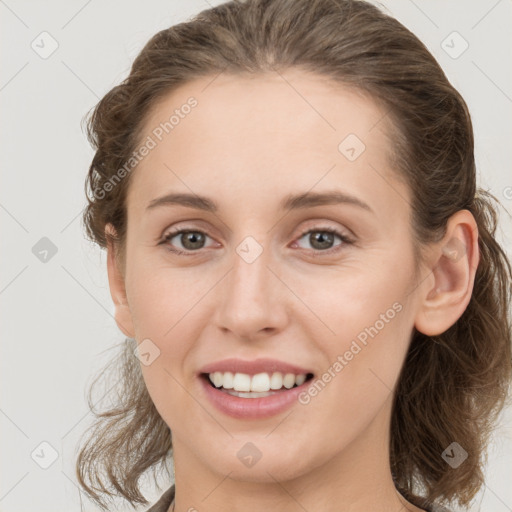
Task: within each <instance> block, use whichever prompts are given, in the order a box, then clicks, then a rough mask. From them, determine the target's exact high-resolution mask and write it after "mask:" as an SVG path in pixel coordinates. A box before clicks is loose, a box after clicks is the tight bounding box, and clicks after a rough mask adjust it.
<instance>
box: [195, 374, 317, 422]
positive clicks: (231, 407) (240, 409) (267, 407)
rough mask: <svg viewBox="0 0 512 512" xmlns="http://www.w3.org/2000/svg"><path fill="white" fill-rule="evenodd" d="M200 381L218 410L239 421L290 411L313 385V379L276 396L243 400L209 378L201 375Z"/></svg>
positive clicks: (279, 392)
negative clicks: (299, 397)
mask: <svg viewBox="0 0 512 512" xmlns="http://www.w3.org/2000/svg"><path fill="white" fill-rule="evenodd" d="M301 373H307V372H301ZM199 381H200V382H201V385H202V388H203V391H204V393H205V395H206V397H207V398H208V400H209V401H210V402H211V403H212V404H213V405H214V406H215V407H216V408H217V410H219V411H220V412H222V413H224V414H227V415H228V416H231V417H233V418H237V419H258V418H259V419H262V418H268V417H271V416H274V415H276V414H278V413H280V412H282V411H284V410H286V409H288V408H289V407H291V406H292V404H294V403H295V404H296V403H297V402H298V396H299V394H300V393H302V392H303V391H304V390H305V389H306V388H307V387H309V385H310V384H311V379H308V380H307V381H305V382H304V383H303V384H301V385H300V386H297V387H295V388H291V389H287V390H286V391H278V392H277V393H275V394H274V395H270V396H265V397H262V398H241V397H238V396H232V395H229V394H228V393H225V392H224V391H220V390H218V389H217V388H215V387H213V386H212V385H211V384H210V381H209V379H208V376H205V375H201V376H200V377H199Z"/></svg>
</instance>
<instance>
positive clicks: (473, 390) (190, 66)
mask: <svg viewBox="0 0 512 512" xmlns="http://www.w3.org/2000/svg"><path fill="white" fill-rule="evenodd" d="M287 68H300V69H303V70H305V71H310V72H313V73H316V74H317V75H320V76H324V77H325V78H326V79H329V80H334V81H335V82H337V83H340V84H344V85H346V86H349V87H353V88H356V89H357V90H359V91H362V92H364V93H367V94H369V95H370V97H372V98H373V99H375V101H377V102H379V103H380V104H381V105H383V106H384V108H385V111H386V112H387V118H389V121H388V120H385V121H386V122H389V129H390V130H393V137H394V144H393V157H394V163H395V168H396V172H397V176H400V177H402V179H404V180H405V182H406V183H407V184H408V185H409V187H410V190H411V193H412V212H413V219H412V227H413V228H414V237H415V247H416V250H417V255H418V261H421V256H422V254H423V253H422V251H421V249H422V248H424V247H425V246H426V244H428V243H429V242H432V241H438V240H440V239H441V238H442V236H443V235H444V234H445V230H446V225H447V220H448V219H449V217H450V216H451V215H452V214H454V213H455V212H457V211H458V210H461V209H467V210H469V211H470V212H471V213H472V214H473V216H474V218H475V220H476V223H477V226H478V232H479V241H478V244H479V249H480V262H479V265H478V268H477V272H476V276H475V283H474V289H473V293H472V297H471V300H470V302H469V305H468V306H467V308H466V310H465V311H464V313H463V314H462V316H461V317H460V318H459V319H458V321H457V322H456V323H455V324H454V325H452V326H451V327H450V328H449V329H448V330H447V331H445V332H444V333H442V334H441V335H439V336H435V337H429V336H425V335H423V334H422V333H420V332H418V331H416V330H414V332H413V336H412V340H411V344H410V348H409V352H408V354H407V357H406V360H405V364H404V366H403V368H402V371H401V374H400V377H399V381H398V384H397V389H396V395H395V401H394V406H393V412H392V422H391V441H390V465H391V470H392V474H393V478H394V481H395V484H396V487H397V489H398V490H399V491H400V492H401V493H402V494H403V495H404V496H405V497H406V498H407V499H408V500H409V501H411V502H412V503H415V504H417V505H418V506H421V504H422V503H426V502H428V503H433V502H434V501H436V500H437V501H440V502H451V501H452V500H457V501H458V503H459V504H462V505H467V504H469V502H470V500H471V499H472V498H473V497H474V496H475V495H476V493H477V491H478V490H479V489H480V488H481V486H482V484H483V473H482V468H483V465H484V463H485V460H486V447H487V443H488V438H489V434H490V433H491V431H492V427H493V424H494V423H495V421H496V420H497V417H498V413H499V412H500V411H501V409H502V408H503V406H504V405H505V404H506V397H507V394H508V391H509V385H510V382H511V377H512V358H511V324H510V317H509V311H510V293H511V283H512V269H511V265H510V262H509V261H508V259H507V257H506V255H505V253H504V251H503V249H502V248H501V247H500V245H499V243H498V242H497V241H496V239H495V232H496V228H497V222H498V211H497V207H496V206H495V205H494V204H493V202H499V201H498V200H497V199H496V198H495V197H494V196H493V195H492V194H490V193H489V192H487V191H484V190H482V189H480V188H479V189H478V190H477V186H476V172H475V161H474V154H473V146H474V141H473V128H472V123H471V118H470V114H469V112H468V108H467V106H466V103H465V101H464V100H463V98H462V97H461V95H460V94H459V93H458V92H457V91H456V90H455V89H454V87H453V86H452V85H451V84H450V83H449V81H448V79H447V78H446V76H445V74H444V73H443V71H442V69H441V68H440V66H439V65H438V63H437V62H436V60H435V59H434V57H433V56H432V55H431V54H430V53H429V51H428V50H427V48H426V47H425V46H424V45H423V43H421V42H420V41H419V40H418V38H417V37H416V36H415V35H414V34H412V33H411V32H410V31H409V30H408V29H407V28H405V27H404V26H403V25H402V24H400V23H399V22H398V21H397V20H396V19H394V18H392V17H390V16H388V15H386V14H384V13H383V12H381V11H380V10H379V9H378V8H377V7H375V6H373V5H372V4H369V3H367V2H364V1H358V0H247V1H245V2H241V1H230V2H227V3H224V4H221V5H219V6H217V7H214V8H211V9H207V10H205V11H203V12H201V13H199V14H198V15H197V16H195V17H194V18H192V19H191V20H189V21H187V22H184V23H180V24H178V25H175V26H172V27H170V28H168V29H165V30H162V31H160V32H158V33H157V34H156V35H154V36H153V37H152V38H151V39H150V40H149V42H148V43H147V44H146V45H145V47H144V48H143V49H142V51H141V52H140V54H139V55H138V57H137V58H136V59H135V61H134V63H133V66H132V68H131V71H130V74H129V76H128V77H127V78H126V79H125V80H124V81H123V82H122V83H121V84H120V85H117V86H116V87H114V88H113V89H112V90H111V91H109V92H108V93H107V94H106V95H105V97H104V98H102V99H101V101H100V102H99V103H98V105H97V106H96V107H95V109H94V111H93V112H92V115H91V116H90V118H89V121H88V136H89V140H90V142H91V144H92V145H93V146H94V148H95V150H96V153H95V155H94V158H93V160H92V163H91V165H90V168H89V173H88V177H87V182H86V194H87V198H88V205H87V207H86V209H85V212H84V219H83V220H84V223H85V228H86V231H87V235H88V237H89V238H90V239H91V240H93V241H95V242H97V243H98V244H99V245H100V246H101V247H106V245H107V239H106V238H105V233H104V229H105V225H106V223H112V224H113V226H114V227H115V229H116V231H117V236H113V237H112V238H111V239H110V241H111V242H112V243H114V244H117V246H118V247H119V249H120V251H117V252H119V254H120V255H121V256H122V255H123V254H124V241H125V234H126V203H125V198H126V193H127V189H128V187H129V183H130V177H131V174H129V175H128V176H126V177H125V178H123V179H122V180H120V181H119V183H117V184H116V186H114V187H107V186H106V184H107V182H109V180H112V177H113V176H114V175H115V174H116V172H117V171H118V170H119V169H120V168H121V167H122V166H123V165H124V164H125V163H126V161H127V160H128V159H129V158H130V155H131V154H132V153H133V151H134V150H135V149H136V148H137V145H138V144H140V137H141V128H142V126H143V124H144V120H145V119H147V115H148V113H149V112H150V110H151V109H152V108H153V107H154V105H155V103H156V101H157V100H158V99H159V98H162V97H163V96H164V95H167V94H169V93H170V92H171V91H173V90H174V89H175V88H176V87H178V86H180V85H183V84H185V83H186V82H188V81H190V80H192V79H195V78H198V77H202V76H212V77H213V76H215V75H217V74H219V73H221V72H226V73H232V74H240V73H264V72H271V71H274V70H276V71H278V70H284V69H287ZM107 189H108V191H107ZM135 346H136V345H135V343H134V340H130V339H128V340H127V343H125V345H124V348H123V350H122V351H121V353H120V355H119V356H118V358H116V359H115V360H114V361H112V367H113V371H114V372H115V371H116V369H119V368H120V369H122V375H121V378H120V380H119V385H120V386H121V392H120V393H118V394H117V401H114V404H113V405H112V407H110V408H109V409H107V410H105V411H103V412H95V414H96V416H97V420H96V423H95V425H94V429H93V431H92V432H91V434H90V435H89V437H88V439H87V443H86V444H85V446H84V447H83V448H82V449H81V451H80V453H79V456H78V458H77V467H76V469H77V475H78V479H79V482H80V484H81V485H82V486H83V488H84V489H85V490H86V492H87V493H88V494H89V496H90V497H91V498H92V499H94V500H95V501H96V502H97V503H98V504H99V505H100V506H102V507H103V508H104V506H103V499H102V497H101V496H100V494H103V495H106V496H109V497H112V496H116V495H117V496H121V497H122V498H124V499H126V500H128V501H129V502H130V503H131V504H132V505H133V504H134V503H144V504H146V503H148V502H147V500H146V499H145V498H144V497H143V496H142V494H141V493H140V490H139V479H140V478H141V476H142V475H143V474H144V473H145V472H146V470H148V469H150V468H151V469H152V470H153V471H154V470H155V468H156V466H157V465H158V464H160V465H161V466H162V467H165V468H166V466H165V463H166V462H167V461H168V460H169V457H170V455H171V449H172V442H171V432H170V430H169V428H168V426H167V425H166V424H165V422H164V421H163V420H162V418H161V417H160V415H159V414H158V412H157V410H156V408H155V406H154V405H153V402H152V401H151V398H150V396H149V394H148V392H147V390H146V387H145V385H144V382H143V379H142V373H141V371H140V365H139V362H138V360H137V359H136V358H135V357H134V356H133V350H134V348H135ZM105 374H108V372H106V373H105ZM95 383H96V382H95ZM95 383H94V384H95ZM94 384H93V386H91V388H90V390H89V405H90V407H91V409H92V410H93V411H94V404H93V403H92V399H91V398H90V397H91V391H92V388H93V387H94ZM454 441H456V442H458V443H459V444H460V445H461V446H462V447H463V448H464V449H465V450H466V452H467V453H468V458H467V459H466V460H465V461H464V463H463V464H461V465H460V466H459V467H457V468H456V469H454V468H452V467H451V466H450V465H449V464H447V463H446V462H445V460H444V459H443V458H442V456H441V454H442V452H443V451H444V450H445V449H446V448H447V447H448V446H449V445H450V444H451V443H452V442H454ZM166 469H167V468H166ZM103 475H106V481H105V480H104V476H103ZM105 484H110V487H109V486H108V485H105ZM422 496H423V498H422ZM425 499H426V500H427V501H425Z"/></svg>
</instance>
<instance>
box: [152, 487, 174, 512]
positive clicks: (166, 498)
mask: <svg viewBox="0 0 512 512" xmlns="http://www.w3.org/2000/svg"><path fill="white" fill-rule="evenodd" d="M173 499H174V484H173V485H172V486H171V487H169V489H167V490H166V491H165V492H164V493H163V494H162V496H161V497H160V499H159V500H158V501H157V502H156V503H155V504H154V505H152V506H151V508H148V509H147V510H146V512H167V510H168V509H169V507H170V506H171V503H172V500H173Z"/></svg>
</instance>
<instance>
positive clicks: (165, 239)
mask: <svg viewBox="0 0 512 512" xmlns="http://www.w3.org/2000/svg"><path fill="white" fill-rule="evenodd" d="M190 232H193V233H201V234H203V235H205V236H208V235H207V234H206V233H205V232H204V231H201V230H200V229H188V228H182V229H176V230H173V231H170V232H168V233H167V234H165V235H164V237H163V239H162V241H161V242H160V244H165V246H166V249H167V250H168V251H170V252H172V253H174V254H177V255H179V256H195V255H196V254H197V253H198V252H199V251H200V249H199V250H197V251H182V250H181V249H176V248H174V247H171V246H170V245H169V244H167V242H169V241H170V240H171V239H172V238H174V237H175V236H176V235H180V234H182V233H190ZM313 232H319V233H331V234H333V235H336V236H337V237H338V238H339V239H340V240H341V241H342V242H343V243H342V244H340V245H338V246H335V247H331V248H330V249H326V250H325V251H322V250H319V249H312V250H313V252H314V253H315V254H318V255H322V254H327V255H330V254H333V253H335V252H338V251H339V250H342V248H343V246H345V245H352V244H353V243H354V241H353V240H352V239H350V238H349V237H347V236H346V235H344V234H343V233H340V232H339V231H338V230H336V229H333V228H313V229H308V230H306V231H304V232H303V233H302V234H301V235H300V236H299V237H298V238H297V240H300V239H301V238H303V237H304V236H305V235H307V234H308V233H313ZM160 244H159V245H160ZM305 250H308V249H305Z"/></svg>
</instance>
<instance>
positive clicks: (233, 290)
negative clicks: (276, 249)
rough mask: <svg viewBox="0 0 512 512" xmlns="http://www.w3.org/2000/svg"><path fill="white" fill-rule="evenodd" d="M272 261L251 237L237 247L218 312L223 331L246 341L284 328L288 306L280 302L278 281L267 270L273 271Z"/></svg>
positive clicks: (263, 248) (265, 248)
mask: <svg viewBox="0 0 512 512" xmlns="http://www.w3.org/2000/svg"><path fill="white" fill-rule="evenodd" d="M271 260H272V258H271V251H270V249H269V248H267V247H263V245H262V244H260V243H259V242H258V241H257V240H256V239H255V238H254V237H252V236H247V237H246V238H244V239H243V240H242V242H241V243H240V244H239V245H238V246H237V247H235V251H234V254H233V258H232V262H233V264H232V269H231V272H230V273H229V275H228V276H227V281H226V282H225V285H224V290H223V292H222V297H221V300H220V301H219V307H218V311H217V313H218V315H217V322H218V324H219V326H220V327H222V328H227V329H229V330H230V331H232V332H233V334H236V335H237V336H243V337H251V336H254V335H256V334H257V333H258V332H259V331H262V330H268V329H276V328H277V329H280V328H282V327H283V324H284V322H285V321H286V318H285V316H286V315H285V306H284V304H283V301H282V300H280V299H279V297H281V296H282V293H280V290H278V287H279V285H280V283H279V280H278V279H277V278H276V277H275V276H274V274H273V272H272V271H271V270H270V269H269V268H268V267H272V261H271ZM281 286H282V284H281Z"/></svg>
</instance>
